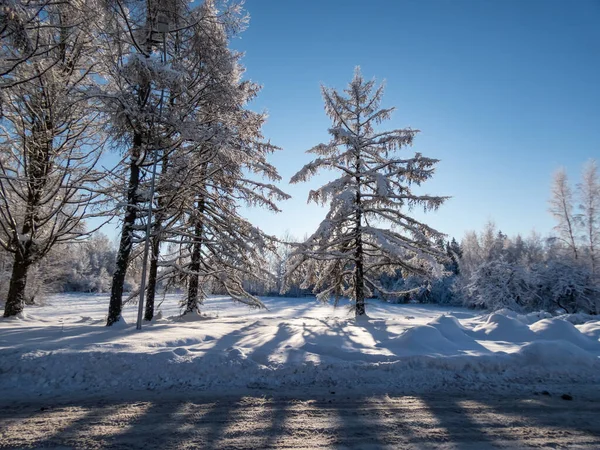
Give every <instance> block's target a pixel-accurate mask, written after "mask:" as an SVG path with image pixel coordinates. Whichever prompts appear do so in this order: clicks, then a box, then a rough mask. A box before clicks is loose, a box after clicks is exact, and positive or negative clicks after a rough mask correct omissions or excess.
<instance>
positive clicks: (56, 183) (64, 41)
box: [0, 2, 100, 316]
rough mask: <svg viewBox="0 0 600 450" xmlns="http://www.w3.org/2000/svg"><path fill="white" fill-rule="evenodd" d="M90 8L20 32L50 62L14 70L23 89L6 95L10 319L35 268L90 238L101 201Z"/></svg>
mask: <svg viewBox="0 0 600 450" xmlns="http://www.w3.org/2000/svg"><path fill="white" fill-rule="evenodd" d="M89 6H90V5H88V4H87V3H85V2H53V3H52V4H45V5H44V8H43V9H42V10H40V12H39V14H38V15H37V16H36V17H35V18H30V19H28V22H27V23H28V25H27V27H25V28H23V29H22V32H23V33H25V37H27V39H29V40H35V41H36V51H42V49H43V52H44V58H43V59H42V60H40V59H38V58H32V59H29V60H27V61H23V62H22V63H20V64H18V65H17V66H15V67H14V69H13V73H12V75H13V76H14V79H18V80H20V81H19V83H15V84H13V85H11V86H5V87H4V89H2V90H1V91H0V95H1V96H2V103H3V107H4V110H3V116H2V119H1V123H2V125H1V128H0V150H1V154H2V157H1V158H0V205H1V206H0V246H2V247H3V248H4V249H5V250H7V251H9V252H11V253H12V254H13V255H14V260H13V268H12V275H11V280H10V286H9V291H8V295H7V299H6V305H5V310H4V315H5V316H12V315H15V314H18V313H19V312H21V311H22V309H23V305H24V300H25V298H24V296H25V289H26V284H27V274H28V271H29V269H30V268H31V266H32V265H33V264H35V263H37V262H39V261H40V260H41V259H42V258H44V256H46V255H47V254H48V252H49V251H50V250H51V249H52V248H53V247H54V246H55V245H56V244H59V243H62V242H68V241H71V240H74V239H78V238H81V237H83V236H85V235H86V234H87V233H86V231H85V227H84V224H83V221H84V219H85V218H86V217H88V216H89V214H90V207H91V206H92V204H93V203H94V201H95V199H96V198H97V195H98V194H97V193H95V192H94V190H93V186H94V184H95V183H97V182H98V181H99V179H100V176H99V175H98V174H97V173H96V172H95V171H94V166H95V163H96V161H97V158H98V156H99V148H100V140H99V138H98V136H99V135H100V133H99V130H98V129H97V128H96V126H95V123H96V118H97V114H96V113H95V112H94V111H95V110H94V108H92V107H91V105H90V97H89V95H88V93H89V89H90V88H91V86H92V85H93V77H92V67H93V62H92V54H93V51H94V49H93V45H92V41H91V37H90V35H89V33H87V29H89V25H90V22H91V20H92V17H93V15H92V14H91V10H90V9H89V8H88V7H89Z"/></svg>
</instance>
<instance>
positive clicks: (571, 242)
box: [550, 168, 578, 259]
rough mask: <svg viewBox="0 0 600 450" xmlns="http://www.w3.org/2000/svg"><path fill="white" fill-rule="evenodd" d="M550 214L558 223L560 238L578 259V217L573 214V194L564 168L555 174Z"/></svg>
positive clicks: (556, 227)
mask: <svg viewBox="0 0 600 450" xmlns="http://www.w3.org/2000/svg"><path fill="white" fill-rule="evenodd" d="M550 213H551V214H552V215H553V216H554V218H555V219H556V220H557V222H558V224H557V225H556V226H555V227H554V229H555V230H556V231H557V233H558V238H559V239H560V240H561V241H563V242H564V243H565V244H567V246H568V247H569V249H570V251H571V252H572V254H573V257H574V258H575V259H577V257H578V255H577V243H576V216H575V215H574V213H573V193H572V191H571V187H570V186H569V182H568V180H567V173H566V172H565V169H564V168H561V169H559V170H558V171H557V172H556V173H555V174H554V180H553V183H552V198H551V199H550Z"/></svg>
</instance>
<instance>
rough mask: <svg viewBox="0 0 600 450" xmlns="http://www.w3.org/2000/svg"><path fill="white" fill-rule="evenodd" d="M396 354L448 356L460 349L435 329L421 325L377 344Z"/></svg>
mask: <svg viewBox="0 0 600 450" xmlns="http://www.w3.org/2000/svg"><path fill="white" fill-rule="evenodd" d="M377 347H385V348H388V349H390V350H392V351H395V352H402V353H416V354H430V355H447V354H456V353H458V351H459V349H460V347H459V345H457V344H456V343H454V342H452V341H451V340H449V339H447V338H446V337H444V335H443V334H442V333H441V332H440V331H439V330H438V329H437V328H435V327H433V326H430V325H420V326H416V327H412V328H408V329H407V330H405V331H404V332H403V333H402V334H401V335H400V336H398V337H395V338H392V339H388V340H387V341H384V342H381V343H380V344H377Z"/></svg>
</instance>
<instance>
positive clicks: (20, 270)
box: [4, 251, 31, 317]
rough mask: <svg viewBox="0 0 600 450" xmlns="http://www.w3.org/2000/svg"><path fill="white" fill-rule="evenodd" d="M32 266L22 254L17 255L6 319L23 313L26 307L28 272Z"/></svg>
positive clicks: (9, 289) (6, 305)
mask: <svg viewBox="0 0 600 450" xmlns="http://www.w3.org/2000/svg"><path fill="white" fill-rule="evenodd" d="M30 265H31V264H30V263H29V262H27V258H25V257H24V256H23V254H22V253H21V252H18V251H17V252H16V253H15V261H14V264H13V268H12V275H11V277H10V286H9V288H8V296H7V298H6V304H5V305H4V317H11V316H16V315H17V314H19V313H20V312H22V311H23V307H24V305H25V286H26V285H27V271H28V270H29V266H30Z"/></svg>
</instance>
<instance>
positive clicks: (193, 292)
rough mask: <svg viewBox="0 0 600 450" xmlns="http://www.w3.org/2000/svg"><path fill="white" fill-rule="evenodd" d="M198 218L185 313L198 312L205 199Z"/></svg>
mask: <svg viewBox="0 0 600 450" xmlns="http://www.w3.org/2000/svg"><path fill="white" fill-rule="evenodd" d="M197 213H198V218H197V219H196V225H195V227H194V244H193V247H192V256H191V262H190V272H191V275H190V276H189V281H188V295H187V305H186V308H185V313H184V314H187V313H191V312H194V311H198V305H199V303H200V302H199V299H198V293H199V288H200V263H201V262H202V234H203V232H204V224H203V222H202V219H203V214H204V197H202V196H200V197H199V198H198V204H197Z"/></svg>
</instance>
